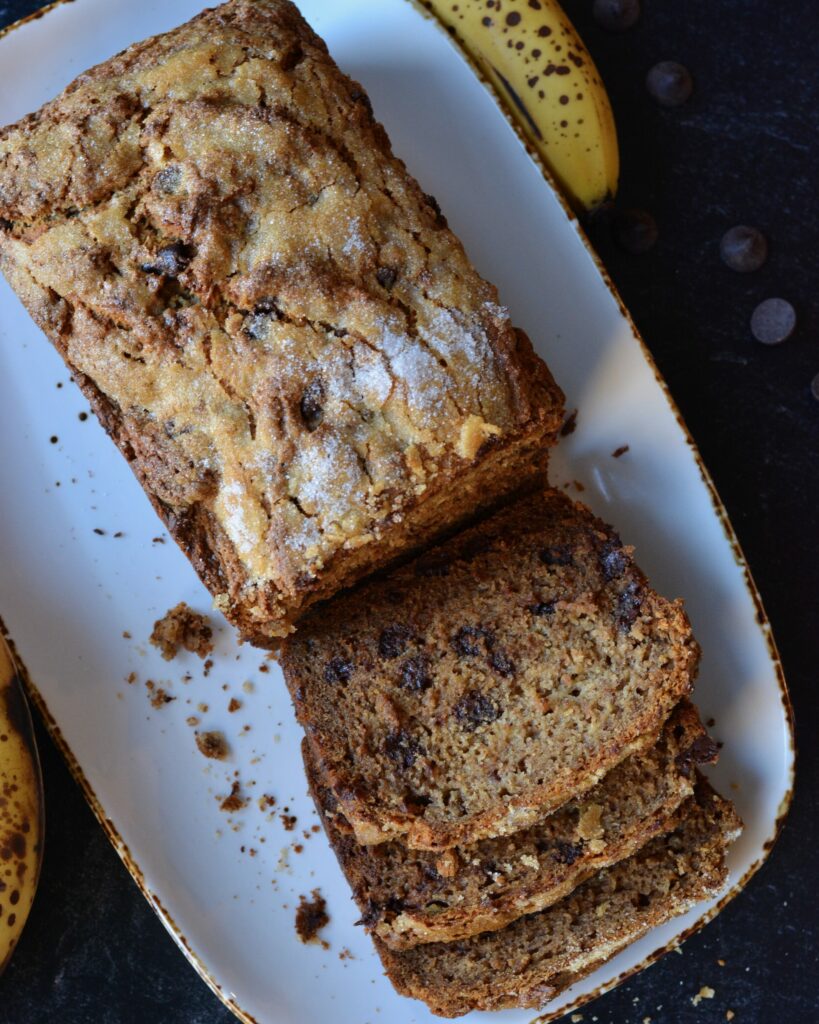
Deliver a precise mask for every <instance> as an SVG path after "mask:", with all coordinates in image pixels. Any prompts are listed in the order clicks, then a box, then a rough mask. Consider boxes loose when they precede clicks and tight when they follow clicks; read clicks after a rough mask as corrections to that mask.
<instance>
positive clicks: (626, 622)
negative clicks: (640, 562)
mask: <svg viewBox="0 0 819 1024" xmlns="http://www.w3.org/2000/svg"><path fill="white" fill-rule="evenodd" d="M642 607H643V591H642V588H641V586H640V584H639V583H638V582H637V581H636V580H629V582H628V583H627V584H626V586H625V587H624V588H623V590H622V591H621V592H620V593H619V594H618V596H617V624H618V626H619V627H620V629H622V630H623V631H626V630H628V629H630V628H631V626H632V625H633V624H634V622H635V620H636V618H637V616H638V615H639V614H640V609H641V608H642Z"/></svg>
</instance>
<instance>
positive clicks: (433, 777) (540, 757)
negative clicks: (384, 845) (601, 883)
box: [281, 490, 698, 850]
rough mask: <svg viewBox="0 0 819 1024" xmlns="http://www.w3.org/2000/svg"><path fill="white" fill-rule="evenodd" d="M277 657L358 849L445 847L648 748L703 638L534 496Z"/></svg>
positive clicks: (588, 527) (316, 624)
mask: <svg viewBox="0 0 819 1024" xmlns="http://www.w3.org/2000/svg"><path fill="white" fill-rule="evenodd" d="M281 660H282V667H283V669H284V673H285V679H286V681H287V684H288V686H289V688H290V692H291V694H292V696H293V700H294V703H295V707H296V713H297V715H298V718H299V720H300V721H301V723H302V724H303V726H304V727H305V729H306V732H307V737H308V740H309V742H310V745H311V750H312V753H313V755H314V756H315V758H316V761H317V764H318V766H319V768H320V770H321V772H322V773H323V776H324V778H325V780H326V783H327V785H328V786H329V787H330V788H331V789H332V790H333V791H334V794H335V797H336V799H337V801H338V805H339V809H340V811H341V812H342V813H343V814H344V816H345V817H346V818H347V820H348V821H349V823H350V824H351V825H352V827H353V830H354V832H355V835H356V839H357V840H358V842H360V843H364V844H370V843H378V842H383V841H384V840H387V839H390V838H395V837H401V838H402V839H403V841H404V842H406V843H407V844H408V845H409V846H411V847H413V848H416V849H428V850H443V849H447V848H449V847H452V846H457V845H467V844H471V843H474V842H476V841H477V840H479V839H482V838H485V837H488V836H498V835H505V834H509V833H512V832H517V831H519V830H520V829H522V828H525V827H527V826H529V825H532V824H534V823H535V822H537V821H538V820H540V819H542V818H543V817H544V816H545V815H546V814H547V813H548V812H550V811H552V810H555V809H556V808H558V807H560V805H561V804H564V803H566V801H567V800H569V799H571V798H574V797H576V796H578V795H580V794H582V793H583V792H585V791H586V790H588V789H590V788H591V787H592V786H593V785H595V784H596V783H597V782H598V781H599V780H600V779H601V778H602V776H603V775H605V774H606V773H607V772H608V771H610V770H611V769H612V768H614V767H615V766H616V765H617V764H619V763H620V762H621V761H622V760H624V759H625V758H626V757H628V756H629V755H630V754H632V753H634V752H635V751H637V750H645V749H647V748H648V747H650V746H653V745H654V743H656V742H657V738H658V736H659V732H660V728H661V726H662V723H663V722H664V721H665V719H666V718H667V717H668V715H669V714H670V713H671V710H672V708H673V707H674V706H675V705H676V704H677V703H678V702H679V700H680V699H681V698H682V697H683V696H685V695H686V694H687V693H688V692H689V690H690V688H691V684H692V679H693V675H694V671H695V669H696V665H697V660H698V648H697V644H696V642H695V641H694V638H693V636H692V634H691V629H690V626H689V624H688V620H687V619H686V616H685V614H684V613H683V611H682V608H681V606H680V604H679V603H678V602H671V601H667V600H665V599H664V598H662V597H659V596H658V595H657V594H656V593H655V592H654V591H653V590H652V589H651V588H650V587H649V585H648V583H647V581H646V579H645V577H644V576H643V574H642V573H641V572H640V570H639V569H638V568H637V567H636V566H635V565H634V562H633V561H632V557H631V552H630V550H629V549H628V548H624V547H623V546H622V544H621V543H620V540H619V538H618V537H617V535H616V534H615V533H614V531H613V530H612V529H611V528H610V527H608V526H606V525H605V524H604V523H602V522H601V521H600V520H599V519H596V518H595V517H594V516H593V515H592V514H591V512H590V511H589V510H588V509H586V508H584V507H583V506H582V505H580V504H575V503H574V502H572V501H571V500H570V499H569V498H567V497H566V496H565V495H564V494H562V493H561V492H560V491H555V490H548V491H543V490H539V491H537V492H535V493H533V494H531V495H528V496H526V497H525V498H523V499H520V500H518V501H517V502H515V503H514V504H513V505H511V506H509V507H507V508H505V509H503V510H501V511H500V512H498V513H496V514H495V515H493V516H492V517H490V518H488V519H486V520H484V521H483V522H482V523H480V524H478V525H477V526H475V527H473V528H471V529H469V530H466V531H464V532H462V533H461V534H459V535H458V536H456V537H454V538H452V539H450V540H449V541H447V542H446V543H445V544H443V545H440V546H438V547H437V548H433V549H431V550H430V551H428V552H426V553H425V554H423V555H422V556H421V557H420V558H418V559H416V560H415V561H413V562H411V563H409V564H407V565H405V566H402V567H401V568H399V569H397V570H394V571H393V572H391V573H390V574H389V575H387V576H385V577H384V578H381V579H373V580H369V581H367V582H366V583H364V584H362V585H360V586H359V587H358V588H357V589H356V590H354V591H352V592H351V593H349V594H342V595H339V596H338V597H337V598H336V599H334V600H333V601H331V602H328V603H327V604H325V605H323V606H321V607H320V608H318V609H315V610H314V611H312V612H310V613H309V614H308V615H307V616H306V617H305V619H304V620H303V622H302V623H301V624H300V628H299V631H298V633H296V635H295V636H293V637H290V638H289V639H288V640H287V641H286V643H285V645H284V647H283V650H282V659H281Z"/></svg>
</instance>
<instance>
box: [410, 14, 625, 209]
mask: <svg viewBox="0 0 819 1024" xmlns="http://www.w3.org/2000/svg"><path fill="white" fill-rule="evenodd" d="M421 2H422V4H423V6H424V7H425V8H426V9H427V10H429V11H430V12H431V13H432V14H433V15H434V16H435V17H436V18H437V20H438V21H439V22H441V24H443V25H444V27H445V28H446V29H447V30H448V31H449V32H450V34H451V35H452V36H453V38H454V39H455V41H456V42H457V43H459V45H460V46H461V48H462V49H463V50H464V51H465V52H466V54H467V56H468V57H470V58H471V59H472V61H473V62H474V63H475V64H476V65H477V66H478V68H479V70H481V71H482V72H483V73H484V74H485V75H486V77H487V78H488V79H489V81H490V82H491V84H492V85H493V86H494V88H495V90H496V92H497V93H498V95H499V97H500V99H501V100H502V102H503V103H504V105H505V106H506V108H507V109H508V110H509V112H510V113H511V114H512V115H513V116H514V118H515V120H516V121H517V123H518V125H519V127H520V128H521V129H522V130H523V132H524V134H525V135H526V138H527V139H528V141H529V143H530V144H531V145H532V146H533V147H534V148H535V150H536V151H537V152H538V154H539V155H540V156H541V157H542V159H543V161H544V163H545V164H546V166H547V167H548V168H549V170H550V171H551V172H552V174H553V175H554V177H555V178H556V179H557V182H558V184H559V185H560V186H561V188H562V189H563V190H564V192H565V193H566V194H567V196H568V199H569V201H570V202H571V204H572V206H573V207H574V208H575V209H576V210H593V209H594V208H595V207H597V206H599V205H600V204H601V203H602V202H604V201H605V200H607V199H609V198H611V197H613V196H614V194H615V192H616V191H617V180H618V177H619V173H620V157H619V152H618V149H617V131H616V129H615V126H614V116H613V115H612V111H611V105H610V103H609V98H608V95H607V94H606V90H605V87H604V86H603V83H602V81H601V80H600V75H599V74H598V72H597V68H596V67H595V66H594V63H593V61H592V59H591V57H590V56H589V53H588V51H587V50H586V48H585V46H584V45H583V43H582V41H581V39H580V36H579V35H578V34H577V32H576V30H575V28H574V26H573V25H572V23H571V22H570V21H569V19H568V18H567V17H566V15H565V14H564V12H563V10H562V9H561V7H560V5H559V4H558V3H557V2H556V0H421Z"/></svg>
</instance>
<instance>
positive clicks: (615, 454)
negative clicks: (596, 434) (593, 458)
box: [611, 444, 631, 459]
mask: <svg viewBox="0 0 819 1024" xmlns="http://www.w3.org/2000/svg"><path fill="white" fill-rule="evenodd" d="M628 451H631V448H630V446H629V445H627V444H621V445H620V447H619V448H615V449H614V451H613V452H612V453H611V457H612V458H613V459H619V458H620V456H621V455H625V454H626V452H628Z"/></svg>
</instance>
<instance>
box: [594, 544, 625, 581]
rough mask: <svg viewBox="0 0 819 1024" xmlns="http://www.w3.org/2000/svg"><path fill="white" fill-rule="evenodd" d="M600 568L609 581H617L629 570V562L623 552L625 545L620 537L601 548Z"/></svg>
mask: <svg viewBox="0 0 819 1024" xmlns="http://www.w3.org/2000/svg"><path fill="white" fill-rule="evenodd" d="M599 559H600V568H601V569H602V571H603V576H604V577H605V578H606V579H607V580H616V579H617V578H618V577H619V576H622V575H623V573H624V572H625V571H626V569H627V568H628V564H629V560H628V556H627V555H626V553H625V552H624V551H623V545H622V544H621V543H620V539H619V537H618V538H616V539H614V540H607V541H606V542H605V544H603V546H602V547H601V548H600V555H599Z"/></svg>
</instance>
